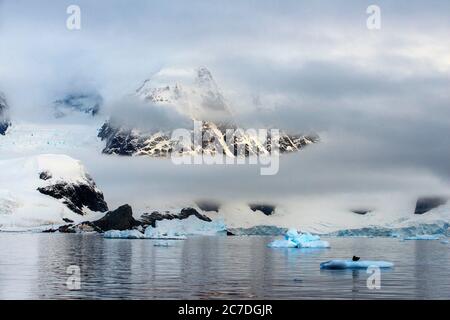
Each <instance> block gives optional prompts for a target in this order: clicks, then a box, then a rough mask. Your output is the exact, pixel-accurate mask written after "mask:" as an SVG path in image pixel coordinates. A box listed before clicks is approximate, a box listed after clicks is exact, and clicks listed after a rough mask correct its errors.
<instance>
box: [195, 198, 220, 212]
mask: <svg viewBox="0 0 450 320" xmlns="http://www.w3.org/2000/svg"><path fill="white" fill-rule="evenodd" d="M195 204H196V205H197V206H198V207H199V208H200V209H201V210H203V211H207V212H208V211H215V212H219V209H220V203H218V202H215V201H211V200H199V201H196V202H195Z"/></svg>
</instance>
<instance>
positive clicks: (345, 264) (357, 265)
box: [320, 260, 394, 270]
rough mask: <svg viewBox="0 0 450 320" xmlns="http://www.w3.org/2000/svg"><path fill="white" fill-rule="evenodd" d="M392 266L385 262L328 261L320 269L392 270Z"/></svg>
mask: <svg viewBox="0 0 450 320" xmlns="http://www.w3.org/2000/svg"><path fill="white" fill-rule="evenodd" d="M393 266H394V264H393V263H392V262H387V261H370V260H366V261H364V260H363V261H352V260H330V261H326V262H322V263H321V264H320V269H330V270H341V269H367V268H369V267H378V268H392V267H393Z"/></svg>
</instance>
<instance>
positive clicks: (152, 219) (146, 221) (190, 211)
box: [140, 208, 212, 227]
mask: <svg viewBox="0 0 450 320" xmlns="http://www.w3.org/2000/svg"><path fill="white" fill-rule="evenodd" d="M190 216H196V217H197V218H198V219H200V220H203V221H206V222H211V221H212V220H211V219H210V218H208V217H207V216H205V215H202V214H200V213H199V212H198V211H197V210H195V209H194V208H184V209H182V210H181V212H180V213H178V214H171V213H160V212H158V211H154V212H152V213H150V214H149V213H144V214H143V215H142V216H141V218H140V221H141V222H142V225H144V226H152V227H155V226H156V221H161V220H173V219H179V220H183V219H187V218H189V217H190Z"/></svg>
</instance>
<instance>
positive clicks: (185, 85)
mask: <svg viewBox="0 0 450 320" xmlns="http://www.w3.org/2000/svg"><path fill="white" fill-rule="evenodd" d="M135 96H136V97H138V98H139V99H141V100H142V101H145V102H148V103H149V108H150V107H152V106H154V105H157V106H162V107H165V108H169V109H172V110H173V111H174V112H177V113H179V114H182V115H184V116H186V117H188V118H190V119H192V120H195V121H199V122H201V127H200V128H199V131H200V132H201V135H202V137H203V139H202V143H201V145H198V146H195V145H193V144H191V145H189V146H186V145H183V146H180V145H179V143H180V142H179V140H178V139H173V138H172V136H171V131H170V130H166V131H162V130H153V131H152V130H151V129H149V130H145V131H143V130H141V129H138V128H133V127H129V126H126V125H122V124H121V122H120V119H116V118H114V116H113V117H112V118H111V119H110V121H108V122H106V123H105V124H104V125H103V126H102V128H101V129H100V132H99V137H100V138H101V139H102V140H105V141H106V146H105V148H104V150H103V152H104V153H106V154H118V155H148V156H156V157H166V156H168V155H170V154H171V153H172V152H173V151H174V150H180V149H182V151H181V152H179V153H182V154H198V153H202V154H206V155H217V154H218V153H223V154H225V155H227V156H231V157H233V156H235V155H237V154H238V153H239V152H240V150H245V155H246V156H249V155H260V154H267V153H269V152H270V151H271V140H272V135H271V134H270V131H269V133H268V134H267V135H266V136H265V137H263V138H261V137H259V136H257V135H256V134H250V133H249V132H247V131H246V130H243V129H239V128H238V125H237V124H236V123H235V122H234V121H233V116H232V112H231V109H230V107H229V106H228V104H227V102H226V100H225V98H224V96H223V95H222V93H221V92H220V89H219V87H218V86H217V84H216V82H215V81H214V79H213V77H212V75H211V72H210V71H209V70H208V69H206V68H205V67H201V68H198V69H196V70H194V71H193V70H184V69H183V70H179V69H163V70H161V71H160V72H158V73H157V74H156V75H155V76H153V77H152V78H150V79H147V80H145V81H144V83H143V84H142V86H140V87H139V88H138V89H137V90H136V92H135ZM193 127H194V125H192V128H186V129H189V130H190V131H191V138H192V139H191V141H192V140H193V137H194V128H193ZM227 130H232V131H233V133H232V134H231V135H227ZM227 138H228V140H230V139H232V140H231V141H227ZM318 141H319V137H318V136H317V135H314V134H311V135H302V134H295V135H290V134H287V133H285V132H280V138H279V148H280V152H282V153H283V152H295V151H298V150H300V149H302V148H304V147H305V146H307V145H309V144H312V143H316V142H318ZM227 142H228V143H227Z"/></svg>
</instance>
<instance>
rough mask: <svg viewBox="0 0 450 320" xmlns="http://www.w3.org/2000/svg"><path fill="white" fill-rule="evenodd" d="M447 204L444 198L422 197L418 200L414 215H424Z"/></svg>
mask: <svg viewBox="0 0 450 320" xmlns="http://www.w3.org/2000/svg"><path fill="white" fill-rule="evenodd" d="M446 203H447V199H446V198H443V197H422V198H419V199H417V202H416V210H415V211H414V214H424V213H426V212H428V211H430V210H432V209H434V208H437V207H439V206H442V205H444V204H446Z"/></svg>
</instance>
